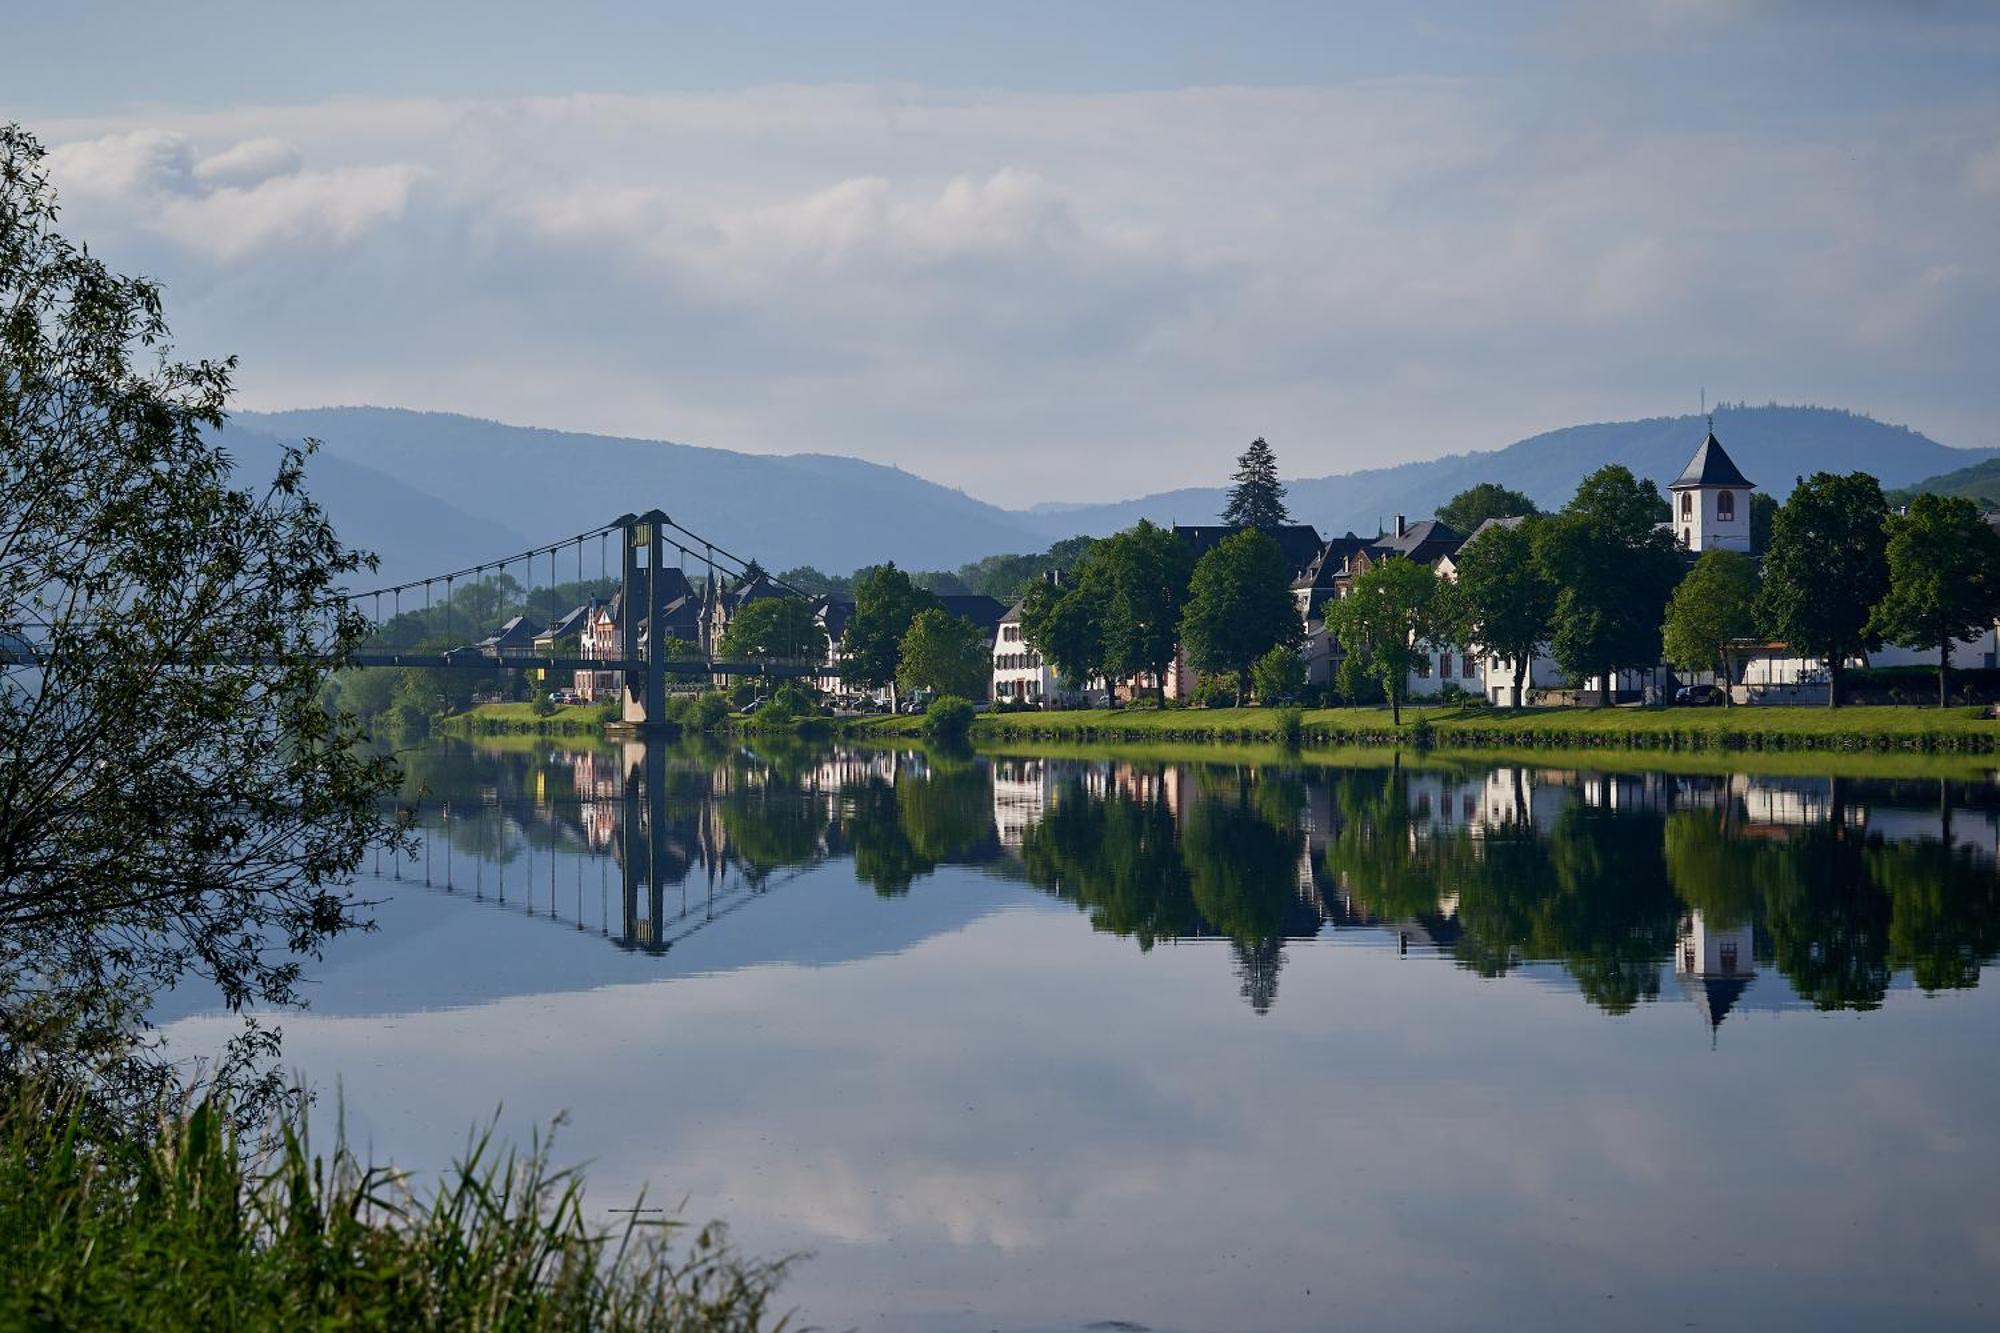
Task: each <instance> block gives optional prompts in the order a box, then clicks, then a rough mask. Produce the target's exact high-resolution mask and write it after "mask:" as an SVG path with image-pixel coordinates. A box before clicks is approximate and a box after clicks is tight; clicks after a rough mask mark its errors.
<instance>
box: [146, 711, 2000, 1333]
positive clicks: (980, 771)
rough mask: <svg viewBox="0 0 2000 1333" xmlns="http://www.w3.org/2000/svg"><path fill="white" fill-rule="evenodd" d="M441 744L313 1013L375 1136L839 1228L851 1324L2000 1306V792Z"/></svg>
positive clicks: (1911, 1320) (1887, 1311)
mask: <svg viewBox="0 0 2000 1333" xmlns="http://www.w3.org/2000/svg"><path fill="white" fill-rule="evenodd" d="M408 764H409V794H410V796H411V798H412V799H413V800H416V801H417V803H418V807H419V810H420V814H421V820H422V833H423V850H422V852H421V853H420V854H419V855H418V856H417V857H415V858H414V859H412V860H409V861H404V862H399V863H390V862H387V861H384V862H382V863H381V864H380V865H379V866H378V867H377V868H376V869H375V871H374V873H372V874H370V875H368V876H366V877H365V878H364V882H363V883H362V884H361V886H360V888H361V891H362V892H363V893H364V894H365V896H368V897H370V898H376V899H379V900H380V903H379V906H378V907H377V908H376V911H375V915H376V918H377V920H378V921H379V924H380V929H379V930H378V931H377V932H375V933H371V934H366V935H354V936H349V937H345V938H343V939H341V940H339V941H337V942H336V943H335V945H334V946H333V947H332V948H331V949H330V950H329V951H328V953H327V955H326V957H325V958H324V959H323V960H322V961H321V962H319V963H318V964H315V965H314V966H313V967H312V968H311V971H310V975H311V977H312V983H311V986H310V991H311V1009H310V1011H309V1012H307V1013H303V1014H298V1015H292V1016H288V1017H286V1018H285V1019H283V1020H282V1026H283V1028H284V1030H285V1051H286V1059H287V1060H288V1061H289V1062H291V1063H293V1064H295V1065H296V1066H297V1067H298V1068H299V1069H300V1071H302V1073H303V1075H304V1076H305V1077H306V1078H307V1079H309V1080H310V1081H312V1082H313V1083H314V1084H315V1085H317V1086H318V1087H319V1088H320V1089H322V1091H323V1092H324V1093H325V1094H326V1095H325V1096H323V1097H322V1101H321V1112H320V1113H321V1115H322V1116H323V1117H324V1116H327V1115H331V1114H332V1113H333V1108H334V1107H335V1106H336V1105H337V1106H339V1107H341V1108H342V1110H343V1112H344V1115H345V1119H346V1124H347V1130H348V1134H349V1136H350V1138H351V1139H353V1140H354V1141H355V1142H357V1143H358V1144H359V1145H361V1146H362V1147H363V1148H364V1149H365V1150H366V1151H367V1152H369V1153H370V1154H372V1155H373V1156H374V1157H375V1158H376V1159H378V1160H382V1159H388V1160H393V1161H395V1162H396V1163H398V1164H399V1165H403V1166H406V1167H411V1168H415V1169H417V1170H419V1171H434V1170H436V1169H438V1168H439V1167H441V1166H442V1165H444V1164H446V1163H448V1162H449V1161H450V1160H451V1158H452V1157H453V1155H454V1154H455V1153H456V1152H457V1150H459V1149H460V1148H461V1147H462V1146H463V1144H464V1142H465V1139H466V1135H467V1133H468V1131H469V1130H470V1129H471V1128H472V1127H473V1126H475V1125H476V1124H480V1123H483V1122H484V1121H486V1120H488V1119H489V1118H491V1117H494V1116H495V1115H496V1114H497V1116H498V1123H499V1126H500V1128H501V1129H502V1130H503V1132H505V1133H506V1134H508V1135H509V1136H512V1137H515V1138H517V1139H525V1138H526V1137H527V1136H528V1135H529V1134H530V1133H532V1132H533V1131H534V1130H535V1129H536V1128H537V1127H538V1126H546V1125H547V1124H549V1123H550V1121H551V1120H552V1119H553V1118H554V1117H555V1116H557V1114H558V1113H564V1115H565V1120H564V1123H563V1124H562V1125H561V1127H560V1129H559V1130H558V1132H557V1152H556V1155H557V1156H558V1158H561V1159H564V1160H578V1161H584V1162H587V1163H588V1178H589V1186H590V1197H591V1198H592V1200H593V1201H594V1202H595V1203H596V1204H597V1205H598V1206H599V1207H601V1208H605V1209H613V1208H621V1207H629V1206H633V1205H634V1204H635V1202H636V1201H637V1200H638V1199H639V1198H640V1196H641V1193H642V1191H644V1193H645V1198H646V1199H647V1201H648V1202H649V1204H655V1205H657V1204H665V1205H667V1206H669V1207H672V1206H676V1205H682V1206H684V1209H685V1212H686V1214H687V1215H688V1216H689V1217H691V1218H695V1219H705V1218H708V1217H720V1218H723V1219H726V1220H727V1221H728V1222H729V1224H730V1226H731V1227H732V1229H733V1232H734V1235H735V1238H736V1240H737V1241H738V1242H739V1243H740V1244H741V1245H742V1246H743V1247H745V1248H746V1249H749V1250H751V1251H753V1252H758V1253H765V1254H770V1253H776V1252H785V1251H793V1250H810V1251H812V1252H813V1257H812V1258H811V1259H810V1261H808V1262H806V1263H805V1264H804V1265H803V1266H802V1267H800V1268H799V1269H798V1270H797V1272H796V1274H795V1275H794V1277H793V1278H792V1280H791V1281H790V1282H789V1283H788V1284H787V1286H786V1288H785V1291H784V1295H785V1297H786V1299H787V1301H788V1302H791V1303H796V1304H797V1305H798V1306H800V1307H801V1309H802V1312H803V1314H804V1316H805V1318H806V1320H807V1321H808V1322H811V1323H813V1324H816V1325H822V1326H827V1327H834V1328H845V1327H854V1326H858V1327H861V1328H867V1329H926V1330H928V1329H942V1330H959V1329H963V1330H986V1329H1080V1328H1088V1327H1092V1326H1096V1327H1145V1328H1150V1329H1156V1330H1180V1329H1229V1330H1238V1329H1241V1330H1251V1329H1273V1330H1279V1329H1317V1328H1326V1327H1333V1326H1339V1327H1343V1328H1357V1329H1359V1328H1406V1327H1427V1328H1468V1329H1472V1328H1478V1329H1485V1328H1493V1329H1499V1328H1508V1329H1512V1328H1522V1327H1535V1328H1553V1329H1597V1328H1603V1327H1607V1326H1613V1325H1618V1326H1625V1327H1634V1328H1654V1327H1672V1328H1682V1327H1693V1328H1738V1327H1744V1326H1748V1325H1750V1324H1753V1323H1754V1324H1761V1325H1764V1326H1767V1327H1774V1328H1820V1329H1828V1328H1857V1329H1860V1328H1870V1329H1873V1328H1881V1327H1885V1326H1886V1327H1902V1326H1914V1325H1918V1324H1920V1323H1921V1324H1922V1325H1923V1326H1925V1327H1930V1328H1951V1327H1975V1326H1984V1325H1989V1324H1990V1323H1991V1322H1992V1321H1993V1320H1994V1319H1995V1318H1996V1315H1995V1312H1994V1311H1993V1310H1992V1309H1991V1308H1989V1307H1990V1306H1991V1305H1992V1303H1993V1299H1994V1295H1993V1294H1994V1293H1995V1292H2000V1204H1996V1199H1997V1198H2000V1155H1996V1154H1995V1153H1994V1151H1993V1149H1992V1146H1991V1138H1990V1136H1991V1134H1992V1132H1993V1126H1994V1125H1995V1123H1996V1121H2000V1068H1996V1062H1995V1060H1994V1051H1995V1049H1996V1038H2000V1004H1996V999H1995V994H1994V987H1993V986H1991V985H1987V984H1982V983H1983V982H1984V981H1985V980H1986V979H1985V978H1984V977H1983V969H1984V968H1985V967H1986V966H1987V965H1988V964H1990V963H1991V962H1992V960H1993V959H1994V957H1995V955H1996V952H2000V878H1996V866H1995V847H1996V841H1997V840H2000V786H1996V784H1995V782H1994V780H1993V777H1992V775H1991V774H1987V773H1981V772H1979V771H1977V770H1973V769H1966V768H1962V767H1961V768H1955V769H1952V770H1948V771H1941V772H1940V773H1939V774H1938V775H1931V774H1929V773H1927V772H1924V771H1921V770H1914V769H1908V768H1905V769H1902V770H1900V775H1898V776H1880V777H1877V776H1866V775H1860V776H1848V777H1842V778H1831V777H1826V776H1816V775H1814V774H1812V773H1811V772H1810V771H1808V772H1806V773H1804V774H1802V775H1786V776H1768V775H1767V776H1758V775H1753V774H1744V773H1729V772H1724V771H1721V770H1720V769H1714V770H1711V771H1702V769H1701V767H1700V765H1699V764H1695V765H1691V766H1689V767H1688V771H1683V772H1664V771H1653V770H1645V769H1634V770H1630V771H1624V770H1619V771H1607V770H1605V769H1602V768H1599V769H1592V768H1589V767H1572V766H1558V765H1557V764H1556V763H1555V762H1554V761H1552V760H1542V761H1525V762H1519V763H1509V764H1496V763H1494V762H1491V761H1486V760H1472V759H1460V760H1446V759H1434V758H1421V759H1420V758H1418V757H1415V756H1410V755H1404V756H1402V757H1401V758H1400V759H1399V758H1397V757H1394V756H1391V755H1389V754H1387V753H1383V754H1376V755H1356V756H1351V757H1340V758H1334V759H1329V760H1327V761H1326V762H1308V761H1276V762H1269V763H1257V764H1247V763H1234V762H1231V761H1230V759H1229V758H1228V756H1227V752H1223V751H1218V752H1217V753H1216V757H1215V758H1214V759H1213V760H1211V761H1205V762H1199V763H1183V762H1166V761H1161V760H1151V759H1147V758H1144V757H1138V758H1114V757H1111V756H1108V755H1107V756H1100V757H1081V758H1061V759H1058V758H1035V757H1017V758H984V757H982V758H972V757H964V756H949V755H927V754H925V753H923V752H921V751H914V750H907V751H896V750H849V749H841V748H828V747H811V746H804V745H799V744H796V743H788V744H773V745H768V746H767V745H762V744H759V745H756V746H745V745H742V744H736V743H722V742H715V741H707V742H700V743H694V744H688V745H679V746H655V747H654V748H653V749H652V750H650V751H648V750H646V749H644V748H643V747H637V746H632V747H615V746H593V745H585V744H581V743H572V742H549V741H512V742H509V743H507V744H506V745H505V747H504V748H477V747H475V746H473V745H470V744H466V743H463V742H437V743H433V744H432V745H430V746H428V747H426V748H424V749H422V750H420V751H418V752H416V753H415V754H413V755H411V756H409V761H408ZM1912 774H1914V775H1912ZM165 1016H166V1017H167V1018H169V1019H171V1020H172V1021H170V1022H168V1023H167V1025H166V1026H167V1031H168V1034H169V1037H170V1039H172V1040H174V1041H178V1042H184V1043H188V1044H191V1045H198V1044H201V1043H203V1042H206V1041H211V1040H213V1039H214V1036H215V1034H216V1033H217V1032H219V1031H221V1030H222V1029H223V1028H224V1027H225V1026H226V1024H227V1023H228V1021H229V1020H227V1019H226V1018H223V1017H220V1016H217V1015H213V1014H207V1013H199V1012H197V1013H191V1014H182V1015H178V1016H176V1015H173V1014H171V1013H168V1014H166V1015H165ZM335 1089H338V1091H339V1094H340V1096H339V1097H338V1098H335V1097H334V1096H333V1095H332V1093H333V1091H334V1090H335Z"/></svg>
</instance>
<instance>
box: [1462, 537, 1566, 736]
mask: <svg viewBox="0 0 2000 1333" xmlns="http://www.w3.org/2000/svg"><path fill="white" fill-rule="evenodd" d="M1453 563H1454V564H1456V565H1457V567H1458V581H1457V584H1456V586H1455V587H1454V588H1453V589H1452V595H1451V598H1450V602H1449V608H1450V611H1451V615H1452V620H1453V622H1454V627H1455V630H1456V633H1457V636H1458V638H1459V639H1460V640H1461V641H1462V642H1463V643H1464V644H1465V645H1466V646H1467V647H1469V648H1471V649H1472V650H1473V651H1475V652H1477V653H1479V654H1481V655H1482V656H1486V657H1495V658H1499V659H1500V660H1502V661H1504V662H1506V663H1507V664H1508V665H1509V666H1511V667H1512V668H1513V670H1514V696H1515V697H1514V702H1515V703H1516V704H1519V703H1521V702H1522V699H1521V697H1520V696H1521V690H1522V688H1523V683H1524V682H1525V680H1526V678H1527V673H1528V668H1529V666H1530V664H1532V663H1533V661H1534V660H1535V654H1536V653H1538V652H1540V651H1541V648H1542V645H1543V644H1545V643H1546V642H1548V637H1549V621H1550V620H1551V619H1552V618H1553V617H1554V615H1555V609H1556V585H1555V583H1554V581H1553V580H1552V579H1550V578H1549V575H1548V571H1547V570H1546V569H1545V568H1543V566H1542V563H1541V562H1540V561H1539V560H1537V559H1536V558H1535V526H1534V524H1533V523H1532V522H1525V523H1520V524H1517V525H1515V526H1513V527H1492V528H1488V529H1487V530H1486V531H1485V532H1483V533H1481V534H1480V535H1479V536H1478V537H1477V538H1475V539H1474V540H1472V541H1469V542H1467V543H1466V544H1465V545H1464V546H1462V547H1460V548H1459V551H1458V554H1457V556H1456V557H1454V561H1453Z"/></svg>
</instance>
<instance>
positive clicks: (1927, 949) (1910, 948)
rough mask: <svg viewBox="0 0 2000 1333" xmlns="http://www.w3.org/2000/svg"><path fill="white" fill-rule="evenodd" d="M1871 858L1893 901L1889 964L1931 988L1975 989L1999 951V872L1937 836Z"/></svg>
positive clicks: (1889, 846) (1883, 849) (1876, 851)
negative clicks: (1984, 965)
mask: <svg viewBox="0 0 2000 1333" xmlns="http://www.w3.org/2000/svg"><path fill="white" fill-rule="evenodd" d="M1866 859H1867V862H1868V869H1869V873H1870V875H1871V876H1872V878H1873V879H1874V881H1875V884H1876V886H1877V887H1878V888H1879V889H1880V890H1881V891H1882V892H1883V893H1884V894H1885V895H1886V896H1887V897H1888V900H1889V941H1888V946H1889V949H1888V952H1889V958H1888V962H1889V966H1890V967H1892V968H1908V969H1909V970H1910V975H1911V977H1912V978H1913V979H1914V980H1915V981H1916V983H1917V984H1918V985H1919V986H1921V987H1923V988H1924V989H1925V990H1955V989H1960V988H1964V987H1968V986H1977V985H1978V984H1979V969H1980V965H1981V964H1982V963H1984V962H1985V961H1986V960H1988V959H1990V958H1992V957H1993V956H1994V955H1995V954H1996V953H2000V879H1996V877H1995V875H1994V871H1993V867H1992V866H1990V865H1982V864H1981V863H1980V861H1979V859H1978V858H1977V856H1976V855H1975V853H1974V852H1973V849H1972V848H1970V847H1962V846H1961V847H1950V846H1947V845H1946V844H1945V843H1943V842H1941V841H1938V840H1935V839H1931V838H1922V839H1919V840H1917V841H1914V842H1901V843H1886V844H1880V845H1876V846H1871V847H1869V848H1868V851H1867V854H1866Z"/></svg>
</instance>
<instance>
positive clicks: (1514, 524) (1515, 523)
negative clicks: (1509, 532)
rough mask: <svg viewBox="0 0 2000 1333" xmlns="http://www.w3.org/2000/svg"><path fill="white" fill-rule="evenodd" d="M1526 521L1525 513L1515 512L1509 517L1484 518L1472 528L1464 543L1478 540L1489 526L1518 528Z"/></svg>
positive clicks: (1470, 543) (1467, 543)
mask: <svg viewBox="0 0 2000 1333" xmlns="http://www.w3.org/2000/svg"><path fill="white" fill-rule="evenodd" d="M1527 521H1528V516H1527V515H1526V514H1515V515H1513V516H1512V517H1510V518H1489V519H1486V520H1485V521H1484V522H1482V523H1481V524H1480V525H1479V526H1478V527H1476V528H1474V529H1473V530H1472V535H1471V536H1470V537H1467V538H1466V539H1465V545H1467V546H1470V545H1472V543H1474V542H1476V541H1478V540H1479V539H1480V538H1481V537H1482V536H1484V535H1485V533H1486V531H1487V530H1488V529H1489V528H1518V527H1520V526H1521V525H1522V524H1523V523H1526V522H1527Z"/></svg>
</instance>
